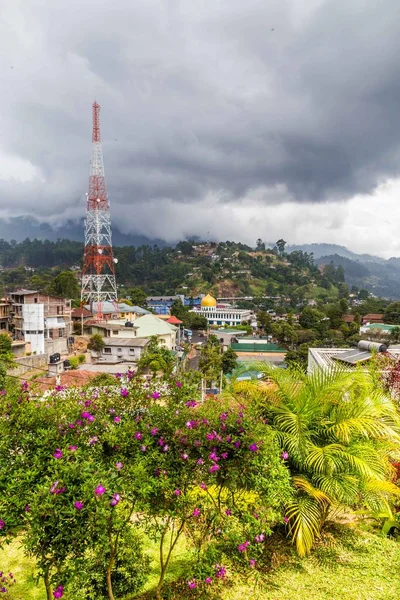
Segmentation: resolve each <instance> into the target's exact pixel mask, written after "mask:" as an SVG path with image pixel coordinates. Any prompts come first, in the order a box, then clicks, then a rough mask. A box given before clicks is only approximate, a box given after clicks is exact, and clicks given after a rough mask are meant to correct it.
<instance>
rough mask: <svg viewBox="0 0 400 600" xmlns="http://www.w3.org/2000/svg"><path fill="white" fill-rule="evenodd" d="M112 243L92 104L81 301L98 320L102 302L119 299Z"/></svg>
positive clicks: (97, 123) (96, 107) (97, 120)
mask: <svg viewBox="0 0 400 600" xmlns="http://www.w3.org/2000/svg"><path fill="white" fill-rule="evenodd" d="M117 262H118V261H117V259H116V258H114V255H113V249H112V242H111V218H110V205H109V202H108V196H107V187H106V178H105V175H104V164H103V151H102V148H101V141H100V106H99V104H97V102H94V103H93V134H92V160H91V164H90V175H89V193H88V194H87V207H86V219H85V250H84V255H83V272H82V292H81V300H82V303H86V304H90V307H91V309H92V311H93V313H94V314H96V317H97V319H98V320H102V319H103V302H105V301H106V300H109V301H111V302H113V303H116V301H117V298H118V296H117V285H116V282H115V263H117Z"/></svg>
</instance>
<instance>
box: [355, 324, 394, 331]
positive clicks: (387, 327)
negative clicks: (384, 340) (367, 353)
mask: <svg viewBox="0 0 400 600" xmlns="http://www.w3.org/2000/svg"><path fill="white" fill-rule="evenodd" d="M363 327H366V328H368V329H382V330H386V331H392V329H394V328H395V327H399V325H386V324H385V323H370V324H369V325H363Z"/></svg>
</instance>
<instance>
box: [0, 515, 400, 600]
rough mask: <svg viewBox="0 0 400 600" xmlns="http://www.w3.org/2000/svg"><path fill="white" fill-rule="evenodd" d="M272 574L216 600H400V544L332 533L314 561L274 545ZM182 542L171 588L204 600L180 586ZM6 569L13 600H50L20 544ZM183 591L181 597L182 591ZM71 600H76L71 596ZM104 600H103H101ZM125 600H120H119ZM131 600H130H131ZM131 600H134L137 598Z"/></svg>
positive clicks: (148, 592) (237, 581)
mask: <svg viewBox="0 0 400 600" xmlns="http://www.w3.org/2000/svg"><path fill="white" fill-rule="evenodd" d="M273 550H274V551H273V553H272V560H271V562H272V568H271V569H269V570H267V571H266V572H265V573H259V572H257V571H253V572H252V573H251V574H250V576H249V575H248V574H246V576H245V577H243V576H240V574H235V575H232V571H231V569H230V571H231V576H230V581H231V583H230V584H228V585H226V586H224V587H222V588H221V590H220V591H218V593H217V594H216V595H214V596H213V598H219V599H220V600H247V599H249V600H250V599H251V600H309V598H311V599H312V600H398V598H399V590H400V568H399V567H400V543H398V542H395V541H393V540H390V539H387V538H383V537H381V536H380V535H379V534H376V533H373V532H371V531H368V530H367V531H365V530H362V529H361V528H360V527H359V526H357V527H356V528H351V526H349V525H347V526H335V527H334V528H331V529H330V530H327V531H326V532H325V534H324V537H323V539H322V541H321V542H320V543H319V544H318V546H317V548H316V549H315V551H314V552H313V554H312V556H311V557H309V558H306V559H303V560H301V559H299V558H298V556H297V555H296V553H295V551H294V549H293V548H292V546H291V545H289V544H288V542H287V541H286V540H283V539H282V538H277V539H276V540H274V545H273ZM147 552H148V554H149V555H150V557H151V559H152V564H151V567H150V573H149V579H148V581H147V584H146V587H145V589H144V590H143V591H142V593H140V594H139V595H137V596H135V600H140V599H146V600H147V599H148V598H151V597H152V592H153V590H154V589H155V586H156V584H157V579H158V570H157V557H158V554H157V552H158V548H157V546H155V545H153V544H150V545H149V546H148V549H147ZM189 559H190V558H189V552H188V549H187V548H186V546H185V542H184V541H181V542H180V544H179V545H178V547H177V552H176V554H175V557H174V559H173V562H172V565H171V570H170V572H169V575H168V577H167V582H166V586H165V587H166V595H168V598H170V599H171V600H187V599H189V598H196V597H198V596H197V594H196V592H195V591H190V590H189V589H188V588H186V585H184V586H176V587H175V585H174V582H175V581H177V580H179V579H182V578H185V579H186V577H185V571H186V573H187V566H188V560H189ZM0 569H3V570H6V571H7V572H8V571H9V570H12V571H13V573H14V574H15V576H16V579H17V584H16V585H15V586H14V588H13V596H12V598H13V600H14V598H15V600H45V594H44V588H43V585H42V584H39V586H37V585H35V583H34V581H33V570H34V565H33V562H32V561H30V560H29V559H27V558H26V557H25V556H24V554H23V551H22V549H21V548H20V546H19V543H18V541H14V542H13V543H12V544H11V545H10V546H8V547H6V548H4V549H3V550H2V551H1V552H0ZM182 589H183V591H178V590H182ZM65 600H72V599H71V598H70V597H69V596H68V595H67V594H65ZM99 600H101V599H99ZM119 600H120V599H119ZM126 600H127V599H126ZM129 600H134V599H133V598H131V599H129Z"/></svg>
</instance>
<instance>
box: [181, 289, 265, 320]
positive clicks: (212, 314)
mask: <svg viewBox="0 0 400 600" xmlns="http://www.w3.org/2000/svg"><path fill="white" fill-rule="evenodd" d="M191 312H194V313H196V314H198V315H202V316H203V317H206V319H207V322H208V324H209V325H231V326H232V325H241V324H242V323H243V321H251V322H252V324H253V323H254V327H256V322H255V320H254V314H253V312H252V311H251V310H247V309H244V308H234V307H232V306H228V305H221V304H220V305H218V304H217V301H216V299H215V298H213V297H212V296H210V295H209V294H207V296H204V298H203V299H202V300H201V306H200V308H197V307H194V308H193V310H192V311H191Z"/></svg>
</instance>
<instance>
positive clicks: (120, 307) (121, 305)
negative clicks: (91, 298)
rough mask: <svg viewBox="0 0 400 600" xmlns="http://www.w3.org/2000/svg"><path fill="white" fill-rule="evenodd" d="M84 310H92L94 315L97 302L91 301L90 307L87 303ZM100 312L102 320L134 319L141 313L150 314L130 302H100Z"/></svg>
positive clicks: (122, 320) (124, 320)
mask: <svg viewBox="0 0 400 600" xmlns="http://www.w3.org/2000/svg"><path fill="white" fill-rule="evenodd" d="M85 308H86V310H89V311H91V312H92V314H93V316H94V317H96V314H97V311H98V306H97V302H93V304H92V307H90V306H89V305H88V304H87V305H86V306H85ZM101 312H102V314H103V316H104V320H105V321H107V322H109V321H120V322H126V321H134V320H135V319H137V318H138V317H141V316H142V315H149V314H151V313H150V311H149V310H146V309H145V308H141V307H140V306H130V304H125V302H115V303H114V302H110V301H108V300H107V301H106V302H103V303H102V306H101Z"/></svg>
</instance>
